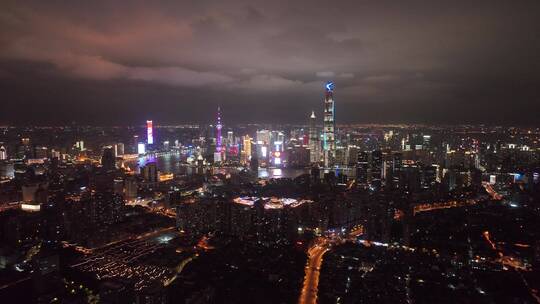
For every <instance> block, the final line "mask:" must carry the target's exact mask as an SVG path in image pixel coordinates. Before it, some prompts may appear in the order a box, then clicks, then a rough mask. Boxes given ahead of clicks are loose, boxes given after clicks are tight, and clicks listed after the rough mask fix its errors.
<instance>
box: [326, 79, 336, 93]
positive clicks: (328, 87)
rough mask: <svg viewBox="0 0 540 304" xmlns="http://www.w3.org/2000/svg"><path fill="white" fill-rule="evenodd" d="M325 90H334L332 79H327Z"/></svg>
mask: <svg viewBox="0 0 540 304" xmlns="http://www.w3.org/2000/svg"><path fill="white" fill-rule="evenodd" d="M325 87H326V91H328V92H332V91H333V90H334V83H333V82H332V81H329V82H327V83H326V85H325Z"/></svg>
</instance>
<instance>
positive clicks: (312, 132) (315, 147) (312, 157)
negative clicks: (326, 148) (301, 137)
mask: <svg viewBox="0 0 540 304" xmlns="http://www.w3.org/2000/svg"><path fill="white" fill-rule="evenodd" d="M319 147H320V143H319V132H318V130H317V118H316V117H315V112H314V111H312V112H311V116H310V117H309V161H310V162H311V163H318V162H319V161H320V151H319Z"/></svg>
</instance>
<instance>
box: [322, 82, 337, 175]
mask: <svg viewBox="0 0 540 304" xmlns="http://www.w3.org/2000/svg"><path fill="white" fill-rule="evenodd" d="M333 92H334V83H333V82H327V83H326V85H325V94H324V123H323V125H324V129H323V135H324V137H323V139H324V142H323V149H324V165H325V166H326V167H329V166H332V165H333V159H334V152H335V150H336V143H335V127H336V122H335V113H334V110H335V104H334V96H333Z"/></svg>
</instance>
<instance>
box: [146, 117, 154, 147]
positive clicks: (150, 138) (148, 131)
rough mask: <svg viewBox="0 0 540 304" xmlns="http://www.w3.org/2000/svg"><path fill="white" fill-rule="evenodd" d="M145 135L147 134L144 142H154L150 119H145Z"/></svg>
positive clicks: (150, 143)
mask: <svg viewBox="0 0 540 304" xmlns="http://www.w3.org/2000/svg"><path fill="white" fill-rule="evenodd" d="M146 135H147V141H146V143H148V144H149V145H152V144H154V130H153V126H152V121H151V120H147V121H146Z"/></svg>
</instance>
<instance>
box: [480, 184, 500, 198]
mask: <svg viewBox="0 0 540 304" xmlns="http://www.w3.org/2000/svg"><path fill="white" fill-rule="evenodd" d="M482 186H484V189H486V192H487V193H488V194H489V195H490V196H491V198H492V199H494V200H496V201H500V200H502V199H503V196H502V195H500V194H499V193H497V191H495V189H493V186H491V184H490V183H486V182H483V183H482Z"/></svg>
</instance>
